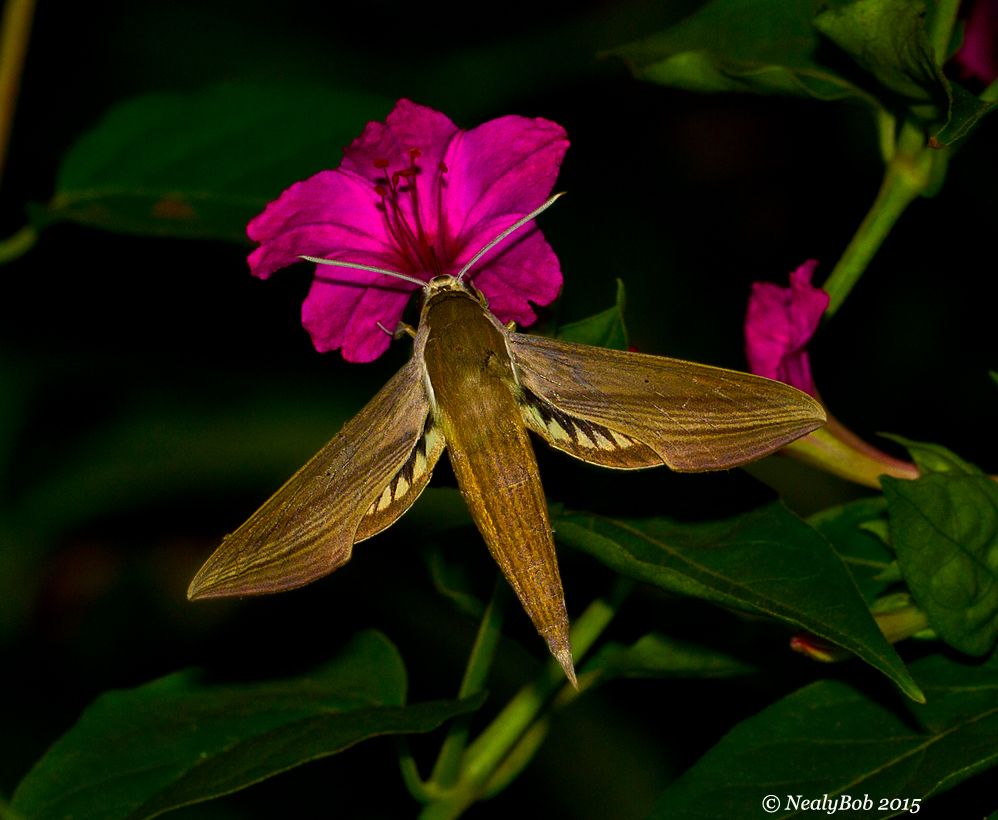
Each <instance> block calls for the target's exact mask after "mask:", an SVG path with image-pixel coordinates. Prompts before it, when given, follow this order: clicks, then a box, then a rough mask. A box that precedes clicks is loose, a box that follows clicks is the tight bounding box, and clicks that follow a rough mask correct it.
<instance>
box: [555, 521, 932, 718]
mask: <svg viewBox="0 0 998 820" xmlns="http://www.w3.org/2000/svg"><path fill="white" fill-rule="evenodd" d="M553 523H554V526H555V533H556V537H557V538H558V540H559V541H561V542H562V543H564V544H567V545H569V546H572V547H575V548H577V549H581V550H583V551H584V552H587V553H589V554H590V555H592V556H593V557H595V558H597V559H598V560H600V561H602V562H603V563H604V564H606V565H607V566H609V567H610V568H611V569H613V570H615V571H616V572H618V573H620V574H622V575H627V576H630V577H632V578H637V579H638V580H641V581H646V582H648V583H651V584H655V585H656V586H659V587H662V588H663V589H667V590H670V591H673V592H677V593H680V594H683V595H691V596H694V597H697V598H704V599H706V600H709V601H716V602H717V603H721V604H724V605H727V606H733V607H736V608H739V609H744V610H747V611H750V612H756V613H761V614H764V615H768V616H770V617H774V618H779V619H780V620H783V621H786V622H788V623H790V624H793V625H794V626H796V627H797V628H799V629H806V630H807V631H809V632H812V633H814V634H816V635H819V636H820V637H822V638H825V639H827V640H829V641H832V642H833V643H836V644H838V645H839V646H843V647H845V648H846V649H849V650H850V651H852V652H854V653H855V654H857V655H858V656H859V657H861V658H863V659H864V660H865V661H867V662H868V663H870V664H872V665H873V666H874V667H876V668H877V669H879V670H880V671H882V672H883V673H884V674H886V675H887V676H888V677H890V678H891V679H892V680H894V681H895V682H896V683H897V684H898V685H899V686H900V687H901V688H902V689H903V690H904V692H905V693H907V694H908V695H909V696H910V697H912V698H915V699H921V693H920V692H919V691H918V687H917V686H915V684H914V682H913V681H912V680H911V676H910V675H909V674H908V672H907V670H906V669H905V667H904V664H903V663H902V662H901V659H900V658H898V656H897V653H896V652H895V651H894V648H893V647H892V646H891V645H890V644H889V643H888V642H887V641H886V639H885V638H884V636H883V634H882V633H881V632H880V629H879V628H878V627H877V624H876V622H875V621H874V620H873V617H872V616H871V615H870V611H869V609H868V607H867V606H866V604H865V603H864V602H863V598H862V596H861V595H860V594H859V592H858V591H857V589H856V584H855V583H854V582H853V579H852V577H851V576H850V575H849V572H848V571H847V570H846V568H845V566H844V565H843V563H842V560H841V559H840V558H839V556H838V555H836V553H835V550H833V549H832V548H831V547H830V546H829V544H828V542H827V541H826V540H825V539H824V538H822V537H821V535H820V534H818V533H817V532H816V531H815V530H814V529H812V528H811V527H809V526H808V525H807V524H805V523H804V522H803V521H801V520H800V519H799V518H797V517H796V516H795V515H794V514H793V513H791V512H790V511H789V510H788V509H787V508H786V507H784V506H783V504H781V503H779V502H773V503H772V504H768V505H767V506H765V507H760V508H759V509H757V510H753V511H752V512H750V513H746V514H744V515H740V516H738V517H736V518H733V519H728V520H724V521H712V522H708V523H701V524H684V523H677V522H675V521H670V520H668V519H665V518H646V519H640V520H633V521H620V520H613V519H609V518H603V517H600V516H596V515H586V514H581V513H574V514H568V515H563V516H560V517H558V518H557V519H555V520H554V522H553Z"/></svg>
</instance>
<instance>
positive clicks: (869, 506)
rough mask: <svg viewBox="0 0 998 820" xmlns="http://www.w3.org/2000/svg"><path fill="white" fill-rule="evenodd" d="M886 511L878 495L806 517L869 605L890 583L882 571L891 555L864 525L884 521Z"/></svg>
mask: <svg viewBox="0 0 998 820" xmlns="http://www.w3.org/2000/svg"><path fill="white" fill-rule="evenodd" d="M886 512H887V503H886V502H885V501H884V499H883V498H882V497H879V496H878V497H876V498H864V499H860V500H859V501H851V502H849V503H848V504H841V505H839V506H837V507H832V508H831V509H828V510H823V511H822V512H820V513H816V514H815V515H812V516H811V517H810V518H809V519H808V520H807V522H808V523H809V524H810V525H811V526H812V527H814V528H815V529H816V530H817V531H818V532H820V533H821V534H822V535H823V536H825V538H826V539H828V541H829V543H830V544H831V545H832V547H833V548H834V549H835V551H836V552H837V553H838V554H839V557H840V558H842V561H843V563H844V564H845V565H846V566H847V567H848V568H849V571H850V572H851V573H852V577H853V580H854V581H855V582H856V586H857V587H859V591H860V594H861V595H862V596H863V600H865V601H866V603H867V604H868V605H869V604H871V603H873V601H874V600H875V599H876V597H877V596H878V595H880V594H881V593H882V592H883V591H884V590H885V589H887V587H888V586H889V585H890V583H889V581H886V580H884V573H885V572H886V571H887V570H888V568H889V567H890V566H891V564H892V563H893V561H894V556H893V555H892V554H891V552H890V550H888V549H887V548H886V547H885V546H884V543H883V542H882V541H881V540H880V539H879V538H877V536H875V535H873V534H871V533H870V531H869V529H866V528H864V525H869V524H871V523H874V522H876V523H886V520H885V518H884V516H885V515H886Z"/></svg>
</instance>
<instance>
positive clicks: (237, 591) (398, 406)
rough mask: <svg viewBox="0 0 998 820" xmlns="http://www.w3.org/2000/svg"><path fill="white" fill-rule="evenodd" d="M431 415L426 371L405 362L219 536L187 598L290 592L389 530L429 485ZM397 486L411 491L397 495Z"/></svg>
mask: <svg viewBox="0 0 998 820" xmlns="http://www.w3.org/2000/svg"><path fill="white" fill-rule="evenodd" d="M428 414H429V401H428V399H427V396H426V389H425V386H424V383H423V376H422V367H421V366H420V363H419V362H418V361H417V360H416V359H411V360H410V361H409V362H408V363H407V364H406V365H405V367H403V368H402V369H401V370H400V371H399V372H398V373H396V374H395V376H394V377H392V379H391V380H390V381H389V382H388V384H386V385H385V386H384V387H383V388H382V389H381V390H380V391H379V392H378V394H377V395H376V396H375V397H374V398H373V399H372V400H371V401H370V402H369V403H368V404H367V405H366V406H365V407H364V409H362V410H361V411H360V412H359V413H358V414H357V415H356V416H355V417H354V418H353V419H352V420H351V421H349V422H347V423H346V425H344V427H343V430H342V431H341V432H340V433H339V435H337V436H336V437H335V438H334V439H333V440H332V441H330V442H329V443H328V444H327V445H326V446H325V447H323V448H322V450H320V451H319V452H318V453H317V454H316V455H315V456H314V457H313V458H312V460H311V461H309V462H308V463H307V464H306V465H305V466H304V467H302V468H301V469H300V470H299V471H298V472H297V473H295V475H294V476H293V477H292V478H291V479H290V480H289V481H288V482H287V483H286V484H285V485H284V486H283V487H281V489H279V490H278V491H277V492H276V493H274V495H273V496H271V498H270V499H269V500H268V501H267V502H266V503H265V504H264V505H263V506H262V507H260V509H259V510H257V511H256V512H255V513H253V515H252V516H250V518H249V519H248V520H247V521H246V522H245V523H244V524H243V525H242V526H241V527H240V528H239V529H238V530H236V531H235V532H234V533H233V534H232V535H229V536H227V537H226V538H225V540H224V541H223V542H222V545H221V546H220V547H219V548H218V549H217V550H215V552H214V553H213V554H212V555H211V557H210V558H209V559H208V560H207V561H206V562H205V565H204V566H203V567H202V568H201V570H200V571H199V572H198V574H197V575H196V576H195V578H194V580H193V581H192V582H191V585H190V588H189V589H188V592H187V596H188V598H191V599H195V598H211V597H217V596H223V595H252V594H257V593H265V592H278V591H280V590H285V589H293V588H294V587H299V586H302V585H304V584H307V583H309V582H310V581H314V580H315V579H316V578H319V577H321V576H323V575H325V574H327V573H329V572H332V571H333V570H334V569H336V568H337V567H339V566H342V565H343V564H344V563H346V562H347V561H348V560H349V559H350V554H351V550H352V548H353V545H354V543H355V542H356V541H358V540H361V539H362V538H363V537H366V536H367V535H373V534H374V532H377V531H378V530H379V529H384V527H387V526H388V525H389V524H391V523H392V522H393V521H394V520H395V519H396V518H398V516H400V515H401V514H402V513H403V512H405V510H406V509H408V507H409V506H410V505H411V504H412V502H413V501H414V500H415V498H416V496H418V495H419V492H420V491H421V490H422V488H423V487H425V486H426V482H427V480H428V479H429V473H430V472H431V471H432V469H433V464H434V463H435V462H436V459H437V458H438V457H439V455H440V452H441V451H442V449H443V444H442V441H441V440H440V436H439V435H437V436H436V438H435V440H432V430H433V428H432V425H430V426H429V427H428V426H427V417H428ZM428 430H429V431H430V433H431V436H430V438H431V441H430V442H429V446H427V435H426V433H427V431H428ZM421 448H422V456H420V451H421ZM417 467H418V468H419V470H420V472H419V474H418V475H416V476H415V478H413V471H415V469H416V468H417ZM406 475H408V476H409V478H408V479H406V478H405V476H406ZM402 480H405V481H406V483H407V484H408V485H409V486H407V487H405V488H402V489H401V490H400V487H401V481H402ZM386 491H387V492H388V493H389V499H388V501H387V503H385V502H382V503H381V509H380V511H379V509H378V507H379V502H381V501H382V499H384V498H385V492H386Z"/></svg>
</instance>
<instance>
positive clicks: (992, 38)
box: [952, 0, 998, 85]
mask: <svg viewBox="0 0 998 820" xmlns="http://www.w3.org/2000/svg"><path fill="white" fill-rule="evenodd" d="M964 5H967V4H964ZM952 62H953V64H954V65H955V66H956V67H957V75H958V76H959V77H960V78H961V79H964V80H968V79H975V80H977V81H979V82H981V83H983V84H984V85H990V84H991V83H993V82H994V81H995V79H996V78H998V0H976V2H974V3H973V4H972V5H971V7H970V14H969V16H968V17H967V22H966V28H964V32H963V45H961V46H960V49H959V51H957V53H956V54H954V55H953V59H952Z"/></svg>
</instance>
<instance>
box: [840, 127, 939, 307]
mask: <svg viewBox="0 0 998 820" xmlns="http://www.w3.org/2000/svg"><path fill="white" fill-rule="evenodd" d="M933 152H934V149H931V148H929V147H927V146H926V144H925V135H924V134H923V133H922V131H921V130H920V129H919V128H918V127H917V126H915V125H913V124H912V123H910V122H906V123H905V124H904V125H903V126H902V127H901V132H900V134H899V135H898V144H897V150H896V151H895V152H894V154H893V156H892V157H891V159H890V162H888V163H887V170H886V171H885V173H884V181H883V183H882V184H881V186H880V191H879V193H878V194H877V198H876V199H875V200H874V202H873V206H872V207H871V208H870V210H869V212H868V213H867V214H866V217H865V218H864V219H863V221H862V223H861V224H860V226H859V229H858V230H857V231H856V234H855V235H854V236H853V238H852V241H850V242H849V245H848V246H847V247H846V249H845V251H844V252H843V254H842V258H841V259H839V261H838V264H836V266H835V267H834V268H833V270H832V272H831V273H830V274H829V275H828V279H827V280H826V281H825V284H824V286H823V287H824V289H825V290H826V291H827V292H828V295H829V297H830V298H829V302H828V308H827V309H826V310H825V318H826V319H830V318H831V317H832V316H834V315H835V312H836V311H837V310H838V309H839V308H840V307H841V306H842V303H843V302H844V301H845V299H846V297H847V296H848V295H849V292H850V291H851V290H852V288H853V286H854V285H855V284H856V283H857V282H858V281H859V278H860V277H861V276H862V275H863V272H864V271H865V270H866V267H867V265H869V264H870V260H871V259H873V256H874V254H876V252H877V251H878V250H879V249H880V246H881V245H882V244H883V242H884V240H885V239H886V238H887V235H888V234H889V233H890V232H891V228H893V227H894V223H895V222H897V221H898V219H899V218H900V216H901V214H903V213H904V210H905V208H907V207H908V205H910V204H911V202H912V201H913V200H914V199H915V198H916V197H918V195H919V194H920V193H922V192H923V191H924V190H925V189H926V188H927V186H928V184H929V181H930V179H931V176H932V163H933V160H934V157H933Z"/></svg>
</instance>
